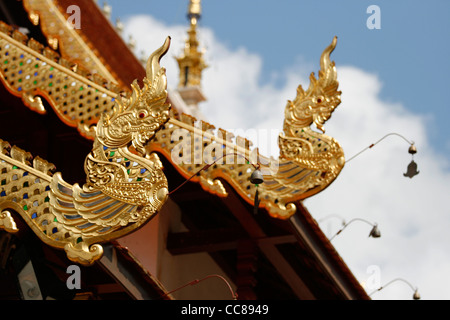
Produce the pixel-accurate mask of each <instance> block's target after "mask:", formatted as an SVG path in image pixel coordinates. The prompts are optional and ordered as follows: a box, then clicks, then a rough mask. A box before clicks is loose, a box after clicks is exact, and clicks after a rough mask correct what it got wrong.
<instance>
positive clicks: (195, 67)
mask: <svg viewBox="0 0 450 320" xmlns="http://www.w3.org/2000/svg"><path fill="white" fill-rule="evenodd" d="M201 11H202V8H201V3H200V0H190V1H189V6H188V14H187V16H188V18H189V20H190V23H191V26H190V28H189V30H188V39H187V40H186V44H185V47H184V53H183V55H182V56H181V57H178V58H177V61H178V66H179V68H180V81H179V84H178V87H179V88H183V87H193V86H200V83H201V77H202V70H203V69H204V68H206V64H205V62H204V60H203V53H202V52H201V51H200V50H199V49H198V44H199V43H198V40H197V23H198V20H200V17H201Z"/></svg>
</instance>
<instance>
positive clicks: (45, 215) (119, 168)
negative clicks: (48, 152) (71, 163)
mask: <svg viewBox="0 0 450 320" xmlns="http://www.w3.org/2000/svg"><path fill="white" fill-rule="evenodd" d="M169 43H170V38H167V39H166V42H165V43H164V45H163V46H162V47H161V48H159V49H158V50H156V51H155V52H154V53H153V54H152V55H151V56H150V58H149V59H148V62H147V67H146V71H147V75H146V78H144V80H143V83H144V87H143V88H142V89H141V88H139V86H138V84H137V81H135V82H134V83H133V84H132V89H133V93H132V95H131V96H130V97H129V98H118V99H116V100H115V108H114V110H113V112H112V114H106V113H105V114H102V115H101V117H100V119H99V121H98V124H97V126H96V135H95V139H94V145H93V149H92V151H91V152H90V153H89V155H88V156H87V157H86V160H85V172H86V176H87V177H86V183H85V184H84V185H83V186H82V187H80V186H79V185H78V184H74V185H70V184H68V183H66V182H65V181H64V180H63V178H62V176H61V174H60V173H55V174H54V175H52V173H51V172H52V170H53V169H54V167H53V165H52V164H50V163H48V162H46V161H44V160H42V159H40V158H39V157H37V158H35V159H34V160H33V163H31V162H30V159H31V155H30V154H29V153H26V152H25V151H23V150H20V149H19V148H17V147H13V148H11V147H10V146H9V144H8V143H7V142H4V141H1V140H0V144H1V151H2V152H1V153H0V160H1V162H0V170H1V175H0V182H1V186H0V188H1V189H0V190H1V191H0V228H3V229H5V230H6V231H9V232H15V231H17V225H16V223H15V221H14V219H13V216H12V215H11V212H10V211H11V210H14V211H15V212H17V213H19V214H20V215H21V217H22V218H23V220H24V221H25V222H26V223H27V224H28V225H29V226H30V227H31V228H32V229H33V231H34V232H35V233H36V234H37V235H38V236H39V237H40V238H41V240H42V241H43V242H45V243H47V244H49V245H51V246H53V247H58V248H64V249H65V251H66V253H67V256H68V257H69V258H70V259H71V260H73V261H75V262H79V263H81V264H87V265H88V264H92V263H93V262H94V261H95V260H97V259H99V258H100V257H101V255H102V252H103V249H102V247H101V245H100V243H102V242H105V241H108V240H111V239H115V238H118V237H120V236H123V235H125V234H127V233H129V232H131V231H134V230H136V229H137V228H139V227H140V226H142V225H143V224H144V223H146V222H147V221H148V220H149V219H150V218H151V217H152V216H154V215H155V213H157V212H158V211H159V210H160V208H161V207H162V205H163V204H164V202H165V201H166V199H167V194H168V184H167V180H166V177H165V175H164V173H163V171H162V164H161V162H160V160H159V158H158V156H157V155H156V154H148V153H146V151H145V145H146V143H147V142H148V141H149V140H151V139H152V137H153V136H154V135H155V132H157V131H158V130H159V129H160V128H161V126H162V125H163V124H164V123H165V122H166V121H168V120H169V109H170V105H169V104H168V103H166V100H167V91H166V87H167V79H166V75H165V69H164V68H161V67H160V65H159V60H160V58H161V57H162V56H163V55H164V54H165V53H166V52H167V50H168V48H169ZM8 210H9V211H8Z"/></svg>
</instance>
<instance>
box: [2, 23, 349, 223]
mask: <svg viewBox="0 0 450 320" xmlns="http://www.w3.org/2000/svg"><path fill="white" fill-rule="evenodd" d="M0 31H2V32H0V46H1V48H4V50H1V51H0V59H2V60H3V61H4V63H5V65H7V66H8V68H4V69H1V70H0V76H1V80H2V82H3V83H4V84H5V86H6V88H7V89H8V90H9V91H10V92H11V93H13V94H14V95H17V96H20V97H21V98H22V99H23V101H24V102H25V105H27V106H28V107H29V108H30V109H32V110H34V111H36V112H40V113H43V112H45V109H43V107H42V105H40V104H39V100H40V97H43V98H45V99H46V100H47V102H48V103H49V105H50V106H51V107H52V108H53V109H54V110H55V112H56V114H57V115H58V116H59V118H60V119H61V120H62V121H63V122H64V123H66V124H68V125H70V126H73V127H76V128H77V129H78V130H79V132H80V134H81V135H83V136H84V137H86V138H88V139H92V140H94V139H96V136H97V134H96V132H95V130H94V129H93V128H95V126H96V124H97V123H99V125H98V128H100V129H97V131H98V132H103V131H104V130H106V129H105V128H106V124H107V123H108V122H104V121H106V120H107V119H106V118H102V119H101V118H100V115H101V114H103V113H105V112H106V113H110V112H112V109H113V107H114V106H115V108H116V109H117V110H119V109H120V108H122V110H123V109H124V108H125V107H124V106H128V105H127V102H126V101H127V100H126V99H124V101H125V102H124V103H122V105H121V104H120V99H121V98H119V94H118V90H116V89H115V88H114V87H111V88H110V89H108V88H106V87H104V86H102V85H101V83H102V80H101V79H98V78H97V79H96V78H95V77H94V78H91V77H90V76H89V74H87V75H85V74H84V73H80V72H82V70H81V69H80V68H78V70H76V72H74V71H73V70H71V69H70V68H71V67H70V66H71V64H70V62H68V61H65V60H64V59H61V58H59V57H58V56H54V54H53V53H52V52H51V51H49V50H48V49H46V48H42V46H41V47H39V46H38V44H37V43H36V42H35V41H33V40H32V39H27V38H26V37H25V36H23V35H21V34H20V33H18V32H16V31H14V32H12V31H11V30H10V28H8V27H7V26H4V25H2V24H0ZM336 42H337V39H336V38H335V39H333V41H332V43H331V44H330V45H329V46H328V47H327V48H326V49H325V50H324V52H323V53H322V56H321V59H320V70H319V73H318V78H316V77H315V76H314V74H312V75H311V77H310V79H311V84H310V86H309V88H308V89H307V90H306V91H305V90H304V89H303V88H302V87H301V86H299V87H298V89H297V96H296V97H295V99H294V100H292V101H288V102H287V105H286V108H285V121H284V125H283V133H282V134H281V135H280V136H279V141H278V142H279V147H280V157H279V159H272V158H271V159H269V158H267V157H264V156H262V155H260V154H259V152H258V149H250V147H251V142H250V141H248V140H246V139H244V138H241V137H234V136H233V135H232V134H231V133H230V132H227V131H225V130H223V129H221V128H219V129H216V128H215V127H214V126H213V125H211V124H209V123H206V122H201V121H197V120H196V119H195V118H193V117H191V116H189V115H185V114H177V113H176V111H175V110H172V112H171V113H170V117H169V119H168V120H167V123H166V124H165V125H163V126H162V127H161V129H160V130H158V131H155V135H154V137H153V138H152V143H150V144H148V145H147V146H146V147H145V149H146V150H145V152H146V154H150V153H152V152H159V153H161V154H162V155H164V156H165V157H166V158H167V159H168V160H169V161H170V162H171V163H172V164H173V165H174V167H175V169H176V170H177V171H178V172H179V173H180V174H181V175H183V176H184V177H185V178H190V177H192V175H193V174H195V173H197V172H198V171H199V170H200V169H202V168H204V166H205V163H211V164H212V165H211V166H208V167H207V168H204V169H203V170H201V172H199V173H198V175H195V176H194V177H193V178H192V181H195V182H198V183H199V184H200V185H201V186H202V187H203V188H204V189H205V190H206V191H208V192H211V193H213V194H217V195H218V196H221V197H226V196H227V191H226V188H225V187H224V185H223V183H222V181H221V180H225V181H227V182H228V183H229V184H230V185H231V187H232V188H233V189H234V190H236V191H237V192H238V193H239V195H240V196H241V197H242V198H243V199H245V201H247V202H248V203H249V204H252V205H253V204H254V199H255V193H256V190H258V192H259V195H260V202H259V207H260V208H265V209H267V211H268V213H269V214H270V215H271V216H272V217H275V218H281V219H286V218H289V217H290V216H291V215H292V214H294V213H295V211H296V206H295V202H297V201H301V200H303V199H305V198H308V197H310V196H312V195H314V194H317V193H318V192H320V191H321V190H323V189H325V188H326V187H327V186H328V185H330V183H331V182H332V181H333V180H334V179H335V178H336V177H337V176H338V174H339V173H340V171H341V170H342V168H343V166H344V163H345V160H344V153H343V150H342V148H341V146H340V145H339V144H338V143H337V142H336V141H335V140H334V139H333V138H331V137H329V136H327V135H325V134H324V133H323V131H324V127H323V126H324V123H325V122H326V121H327V120H328V119H329V118H330V116H331V114H332V112H333V111H334V109H335V108H336V107H337V106H338V105H339V103H340V91H338V82H337V80H336V79H337V72H336V67H335V65H334V62H332V61H331V60H330V54H331V52H332V51H333V50H334V48H335V46H336ZM19 72H22V73H21V74H19ZM35 74H38V76H35ZM41 76H42V77H41ZM149 79H150V78H149ZM110 86H111V85H110ZM134 87H135V86H134ZM80 93H82V95H83V98H81V97H80ZM135 95H136V94H135ZM133 99H134V98H130V100H129V101H133ZM39 105H40V107H39ZM110 121H112V122H115V123H117V124H118V123H121V122H123V123H125V122H126V121H128V118H127V116H124V117H119V116H118V115H116V116H112V117H111V119H110ZM313 124H314V125H315V126H316V127H317V128H318V129H319V130H320V131H321V132H317V131H316V130H313V129H312V128H311V126H312V125H313ZM108 130H109V129H108ZM131 130H133V129H132V127H130V133H128V135H129V136H133V134H132V133H131ZM150 131H152V129H150ZM105 132H106V131H105ZM113 137H114V138H113ZM115 137H116V135H115V133H114V132H113V131H111V136H108V137H107V138H105V139H106V140H104V141H103V140H99V143H100V144H101V143H102V142H100V141H103V143H114V144H115V146H116V147H117V148H119V149H120V147H118V145H119V142H120V137H117V138H115ZM142 138H147V137H146V136H145V137H144V135H143V136H142ZM98 145H99V144H98V143H97V144H96V146H98ZM143 146H144V144H143V143H138V140H136V142H135V149H136V150H137V149H142V147H143ZM94 150H96V151H95V152H96V153H93V156H95V155H99V154H100V153H99V152H100V151H101V150H100V148H96V147H94ZM139 151H140V152H142V150H139ZM111 152H113V154H112V156H111V160H112V161H114V160H115V161H117V160H120V159H122V158H120V156H121V153H120V152H119V151H117V152H116V151H111ZM110 154H111V153H110ZM119 155H120V156H119ZM205 155H206V156H205ZM208 156H210V158H211V159H212V160H211V159H210V160H211V161H205V160H207V159H206V158H207V157H208ZM124 158H126V159H128V158H127V157H124ZM104 160H105V159H103V160H102V161H104ZM107 161H109V158H108V160H107ZM213 161H214V163H212V162H213ZM87 164H88V165H89V166H91V167H92V170H95V169H94V168H95V166H96V163H95V162H90V160H89V161H88V162H87ZM255 166H258V167H260V169H261V171H262V173H263V175H264V183H263V184H261V185H259V186H256V185H253V184H252V183H251V182H250V180H249V178H250V175H251V173H252V172H253V170H254V169H255ZM109 168H110V169H111V170H113V171H114V168H116V167H114V166H110V167H109ZM114 172H115V171H114ZM116 173H117V174H123V172H122V171H120V170H118V171H117V172H115V173H114V174H116ZM111 174H112V173H111ZM115 182H117V181H116V180H115ZM88 184H89V185H91V186H98V182H96V181H94V180H92V181H88ZM111 186H112V185H111ZM104 192H105V193H106V192H110V193H111V194H110V195H112V193H113V192H114V191H112V189H111V190H108V189H106V188H105V189H104Z"/></svg>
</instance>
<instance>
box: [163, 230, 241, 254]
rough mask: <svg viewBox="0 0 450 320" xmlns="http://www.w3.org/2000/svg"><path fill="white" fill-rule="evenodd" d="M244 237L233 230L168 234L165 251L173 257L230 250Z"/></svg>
mask: <svg viewBox="0 0 450 320" xmlns="http://www.w3.org/2000/svg"><path fill="white" fill-rule="evenodd" d="M244 236H245V235H243V234H242V232H239V231H237V230H236V229H233V228H223V229H210V230H199V231H187V232H177V233H169V234H168V235H167V250H168V251H169V252H170V253H171V254H173V255H177V254H186V253H198V252H209V253H210V252H217V251H223V250H232V249H236V247H237V242H238V239H240V238H243V237H244Z"/></svg>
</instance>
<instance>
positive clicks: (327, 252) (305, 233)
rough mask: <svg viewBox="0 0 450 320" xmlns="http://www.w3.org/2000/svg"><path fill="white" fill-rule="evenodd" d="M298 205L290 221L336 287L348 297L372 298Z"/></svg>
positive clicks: (312, 220) (352, 298)
mask: <svg viewBox="0 0 450 320" xmlns="http://www.w3.org/2000/svg"><path fill="white" fill-rule="evenodd" d="M296 205H297V207H298V209H297V212H296V214H294V215H293V216H291V217H290V218H289V221H290V223H291V225H292V227H293V228H294V230H295V231H296V232H297V235H298V237H299V238H300V239H301V241H303V242H304V243H305V244H306V246H307V247H308V248H310V250H311V252H312V254H313V255H314V256H315V257H317V261H318V262H319V263H320V265H321V266H322V268H323V270H324V271H325V272H326V273H327V274H328V275H329V277H330V279H332V280H333V281H334V283H335V285H336V287H337V288H338V289H339V290H340V291H341V292H342V294H343V295H344V296H345V297H346V298H347V299H350V300H370V297H369V296H368V294H367V293H366V291H365V290H364V289H363V288H362V286H361V284H360V283H359V282H358V280H357V279H356V278H355V276H354V275H353V273H352V272H351V271H350V269H349V268H348V266H347V264H346V263H345V262H344V261H343V260H342V258H341V256H340V255H339V253H338V252H337V251H336V249H335V248H334V247H333V245H332V244H331V243H330V241H329V240H328V238H327V237H326V236H325V234H324V233H323V232H322V230H321V229H320V228H319V226H318V224H317V223H316V221H315V220H314V219H313V218H312V216H311V214H310V213H309V211H308V210H307V209H306V208H305V206H304V205H303V204H302V203H300V202H298V203H296Z"/></svg>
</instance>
